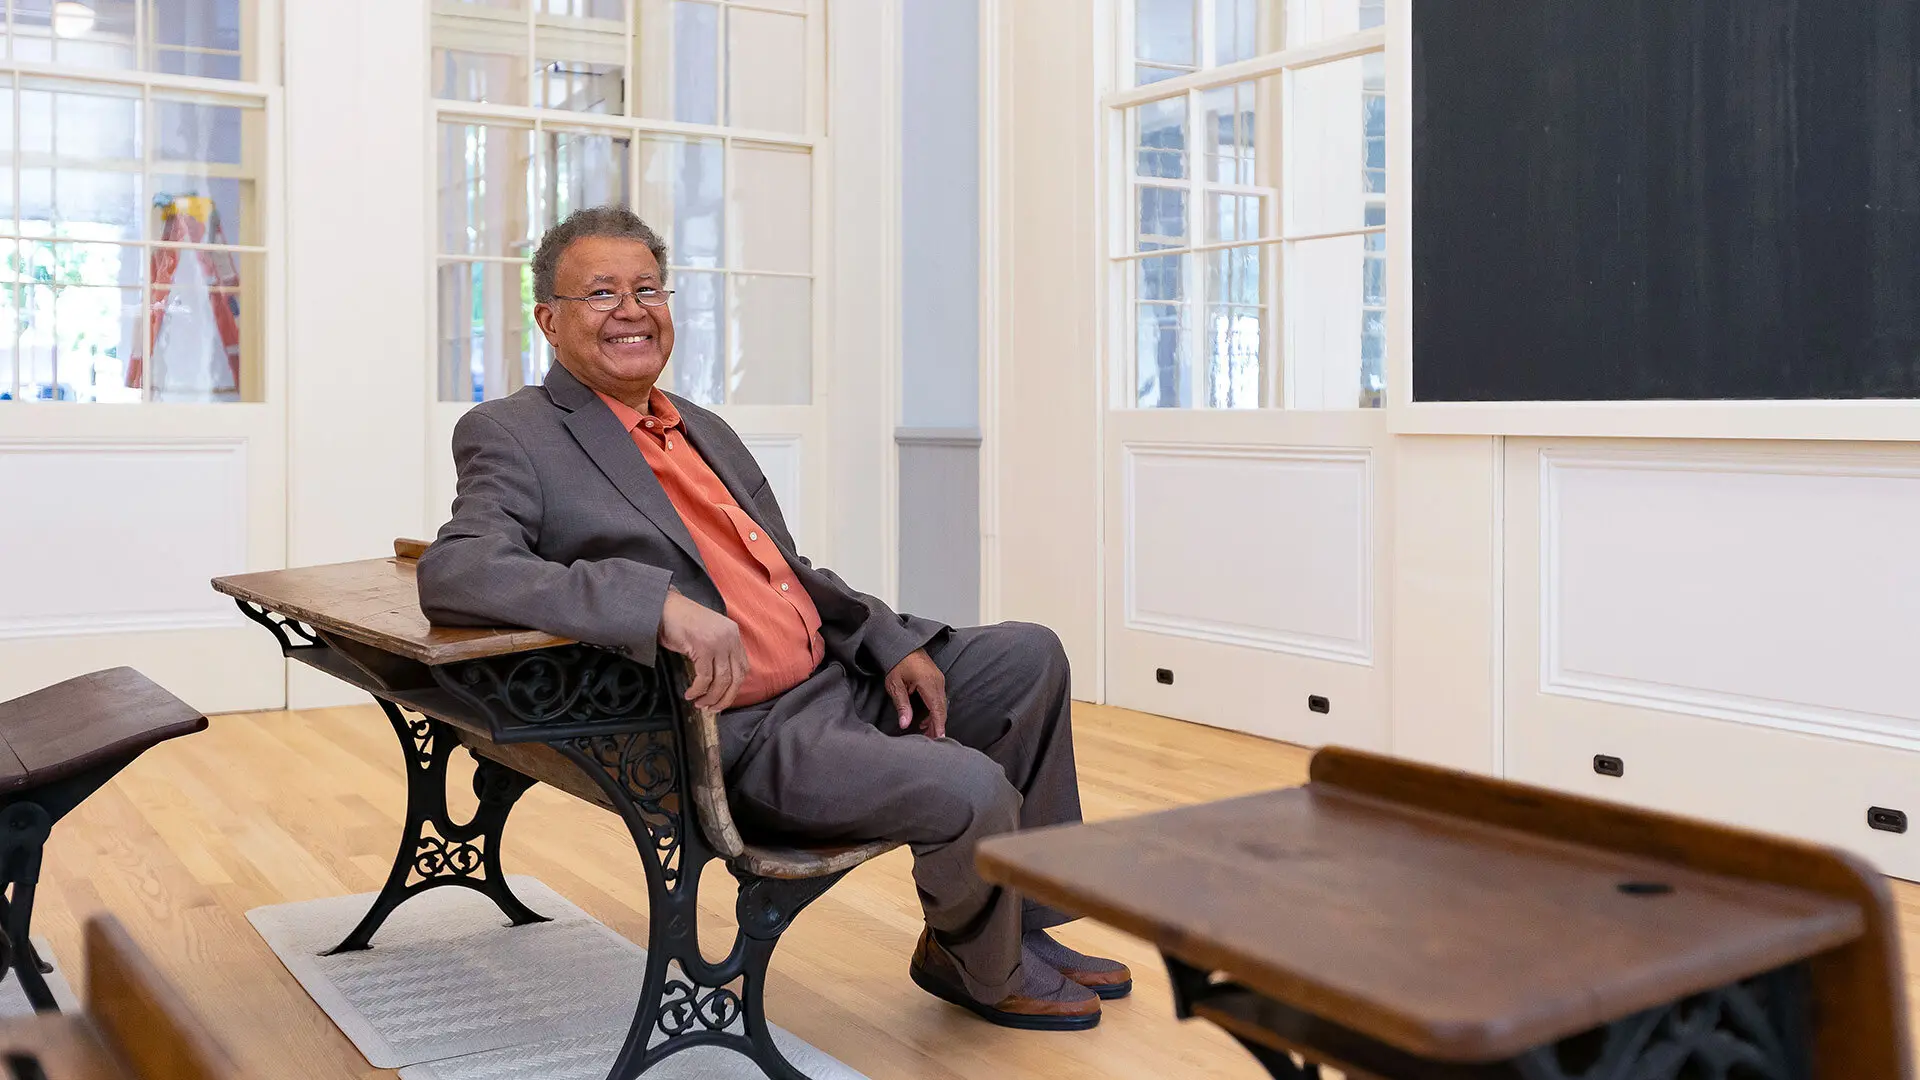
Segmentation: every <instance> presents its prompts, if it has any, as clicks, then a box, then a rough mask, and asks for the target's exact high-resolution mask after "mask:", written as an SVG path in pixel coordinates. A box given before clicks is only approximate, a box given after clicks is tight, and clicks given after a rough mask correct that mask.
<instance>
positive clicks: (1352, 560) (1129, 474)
mask: <svg viewBox="0 0 1920 1080" xmlns="http://www.w3.org/2000/svg"><path fill="white" fill-rule="evenodd" d="M1124 453H1125V490H1124V492H1123V493H1122V498H1124V499H1125V503H1124V505H1123V508H1122V513H1123V514H1124V515H1125V521H1126V545H1127V549H1126V555H1125V558H1126V564H1125V573H1126V605H1127V607H1126V624H1127V626H1128V628H1129V629H1133V630H1144V631H1148V632H1151V633H1160V634H1175V635H1179V636H1183V637H1192V638H1199V639H1202V640H1205V641H1214V642H1219V643H1221V644H1228V645H1245V646H1251V647H1254V648H1262V649H1271V650H1274V651H1277V652H1286V653H1295V654H1298V655H1301V656H1309V657H1315V658H1319V659H1326V660H1340V661H1345V662H1350V663H1358V664H1369V663H1371V662H1372V660H1373V618H1372V612H1373V562H1374V558H1373V476H1372V461H1371V456H1370V455H1369V453H1368V452H1367V451H1364V450H1333V449H1328V450H1318V449H1276V448H1267V447H1246V448H1235V447H1191V446H1164V445H1146V444H1128V445H1127V446H1125V447H1124Z"/></svg>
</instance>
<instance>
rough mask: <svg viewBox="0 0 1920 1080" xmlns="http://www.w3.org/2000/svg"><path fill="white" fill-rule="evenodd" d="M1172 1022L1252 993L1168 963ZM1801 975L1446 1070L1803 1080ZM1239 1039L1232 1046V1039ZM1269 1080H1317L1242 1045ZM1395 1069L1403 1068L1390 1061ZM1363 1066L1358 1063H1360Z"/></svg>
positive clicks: (1293, 1064)
mask: <svg viewBox="0 0 1920 1080" xmlns="http://www.w3.org/2000/svg"><path fill="white" fill-rule="evenodd" d="M1167 970H1168V972H1169V974H1170V975H1171V976H1172V981H1173V999H1174V1010H1175V1013H1176V1014H1177V1015H1178V1016H1179V1017H1180V1018H1181V1019H1187V1018H1189V1017H1191V1016H1192V1015H1193V1012H1194V1008H1195V1006H1197V1005H1199V1004H1201V1003H1203V1002H1207V1001H1211V1000H1218V1001H1220V1002H1221V1004H1222V1005H1224V1004H1225V1000H1226V999H1230V998H1239V999H1244V998H1245V997H1246V996H1247V995H1249V994H1251V991H1249V990H1247V989H1246V988H1245V987H1243V986H1241V985H1239V984H1238V983H1234V982H1230V981H1222V980H1220V979H1218V978H1216V977H1215V976H1214V975H1213V973H1211V972H1208V971H1206V970H1204V969H1201V968H1195V967H1192V966H1190V965H1188V964H1185V963H1182V962H1181V961H1179V960H1175V959H1174V958H1172V957H1168V958H1167ZM1807 1003H1808V991H1807V986H1806V970H1805V968H1804V967H1801V966H1798V965H1796V966H1793V967H1788V968H1782V969H1780V970H1778V971H1773V972H1768V973H1767V974H1764V975H1758V976H1755V977H1754V978H1751V979H1747V980H1744V981H1742V982H1738V983H1735V984H1733V985H1731V986H1723V987H1720V988H1719V989H1716V990H1710V991H1708V992H1706V993H1704V994H1696V995H1694V996H1693V997H1689V998H1687V999H1685V1000H1682V1001H1677V1002H1674V1003H1672V1004H1670V1005H1664V1006H1661V1007H1659V1008H1656V1009H1649V1010H1647V1011H1645V1012H1641V1013H1637V1014H1635V1015H1633V1016H1629V1017H1625V1018H1623V1019H1620V1020H1616V1021H1614V1022H1613V1023H1611V1024H1607V1025H1605V1026H1603V1027H1599V1028H1595V1029H1593V1030H1592V1031H1588V1032H1585V1033H1582V1034H1580V1035H1575V1036H1572V1037H1570V1038H1566V1039H1562V1040H1560V1041H1559V1042H1556V1043H1554V1044H1552V1045H1549V1046H1541V1047H1537V1048H1535V1049H1533V1050H1529V1051H1527V1052H1526V1053H1524V1054H1521V1055H1520V1056H1519V1057H1516V1058H1513V1059H1511V1060H1508V1061H1503V1062H1498V1063H1494V1064H1490V1065H1484V1066H1453V1067H1451V1071H1449V1073H1448V1075H1449V1076H1461V1077H1466V1076H1474V1077H1485V1078H1487V1080H1681V1078H1685V1080H1808V1078H1809V1077H1811V1076H1812V1075H1813V1073H1812V1052H1811V1051H1812V1043H1811V1035H1810V1033H1809V1027H1808V1012H1807V1009H1808V1004H1807ZM1236 1038H1238V1036H1236ZM1239 1041H1240V1042H1241V1044H1242V1045H1244V1046H1245V1047H1246V1048H1247V1049H1248V1051H1250V1052H1251V1053H1252V1054H1253V1055H1254V1056H1255V1057H1256V1058H1257V1059H1258V1060H1259V1061H1260V1063H1261V1064H1262V1065H1265V1066H1266V1067H1267V1071H1268V1072H1270V1073H1271V1074H1273V1075H1274V1076H1276V1077H1285V1078H1300V1077H1317V1076H1319V1075H1320V1072H1319V1068H1318V1066H1316V1065H1314V1064H1311V1063H1302V1062H1299V1061H1296V1060H1295V1059H1294V1058H1293V1057H1292V1056H1291V1055H1287V1054H1282V1053H1280V1052H1279V1051H1276V1050H1273V1049H1271V1048H1268V1047H1264V1046H1261V1045H1259V1044H1258V1043H1255V1042H1252V1041H1250V1040H1247V1039H1239ZM1387 1056H1388V1057H1389V1058H1390V1059H1392V1060H1404V1058H1405V1055H1404V1054H1402V1053H1401V1052H1400V1051H1397V1050H1394V1051H1389V1052H1388V1055H1387ZM1359 1063H1360V1064H1364V1062H1359Z"/></svg>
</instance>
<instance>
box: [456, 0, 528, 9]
mask: <svg viewBox="0 0 1920 1080" xmlns="http://www.w3.org/2000/svg"><path fill="white" fill-rule="evenodd" d="M446 2H450V3H455V4H465V5H467V6H468V7H474V8H495V9H499V10H502V11H525V10H527V5H526V0H446Z"/></svg>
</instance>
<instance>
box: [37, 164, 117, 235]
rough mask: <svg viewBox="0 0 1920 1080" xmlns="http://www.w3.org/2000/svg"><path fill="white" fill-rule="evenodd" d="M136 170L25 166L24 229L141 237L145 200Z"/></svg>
mask: <svg viewBox="0 0 1920 1080" xmlns="http://www.w3.org/2000/svg"><path fill="white" fill-rule="evenodd" d="M142 186H143V185H142V182H141V177H140V174H139V173H135V172H108V171H106V170H104V169H65V168H54V169H22V170H21V171H20V189H21V190H20V196H21V199H20V201H21V203H22V204H23V205H24V207H25V213H24V214H23V215H22V217H23V218H25V221H24V222H23V224H25V225H26V232H27V234H28V235H33V236H62V237H70V238H72V239H75V240H138V239H140V231H141V215H142V205H143V200H142V199H141V197H140V192H141V188H142Z"/></svg>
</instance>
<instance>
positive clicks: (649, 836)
mask: <svg viewBox="0 0 1920 1080" xmlns="http://www.w3.org/2000/svg"><path fill="white" fill-rule="evenodd" d="M237 602H238V603H239V605H240V609H241V611H243V612H244V613H246V615H247V617H248V618H251V619H252V620H253V621H255V622H257V623H259V624H261V625H262V626H264V627H266V628H267V629H268V630H270V631H271V632H272V633H273V635H274V637H275V638H277V639H278V640H279V643H280V648H281V651H282V652H283V653H284V654H285V655H286V656H288V657H291V658H293V659H295V660H299V661H301V662H302V663H305V664H307V665H309V666H311V667H314V668H317V669H318V670H320V671H324V672H326V673H327V674H329V675H333V676H334V677H336V678H339V679H341V680H343V681H345V682H347V683H350V684H352V685H354V686H357V687H359V688H360V689H362V690H365V691H367V692H368V693H370V694H372V695H373V697H374V700H375V701H377V702H378V703H379V705H380V708H381V709H382V710H383V711H384V712H385V713H386V716H387V719H388V721H389V722H390V723H391V724H392V725H393V731H394V734H395V735H396V736H398V738H399V741H400V748H401V752H402V754H403V755H404V757H405V762H406V766H405V767H406V775H407V817H406V825H405V828H404V830H403V832H402V834H401V840H400V847H399V851H398V853H397V854H396V855H395V857H394V862H393V868H392V870H391V871H390V872H389V874H388V876H387V881H386V884H385V885H384V886H383V887H382V888H381V890H380V893H379V895H378V897H377V898H376V899H375V900H374V903H373V906H372V908H371V909H369V910H368V912H367V914H366V916H365V917H364V918H363V919H362V920H361V921H360V924H359V925H358V926H356V927H354V929H353V931H352V932H351V933H349V934H348V935H347V936H346V938H345V939H344V940H342V941H341V942H340V944H339V945H337V946H335V947H334V949H333V950H332V951H334V952H342V951H348V950H356V949H365V948H368V947H370V946H371V944H372V942H373V938H374V935H375V934H376V933H377V932H378V931H379V929H380V926H381V924H382V923H384V922H385V921H386V919H387V917H388V916H389V915H391V914H392V913H393V912H394V910H395V909H397V908H398V907H399V906H400V905H401V904H403V903H405V902H406V901H408V900H410V899H412V898H413V897H415V896H418V895H420V894H421V893H424V892H427V891H429V890H432V889H437V888H446V887H459V888H468V889H472V890H474V891H476V892H479V893H481V894H482V895H484V896H486V897H487V898H489V899H491V900H492V901H493V902H494V903H495V904H497V905H498V906H499V908H500V910H501V912H502V913H503V914H505V915H506V916H507V917H508V918H509V919H510V920H511V921H512V923H513V925H515V926H520V925H525V924H527V923H532V922H543V921H545V919H544V917H543V916H541V915H538V914H536V913H535V912H533V911H532V910H531V909H529V908H528V907H527V906H526V905H525V904H523V903H522V902H521V901H520V900H519V898H518V897H516V896H514V895H513V892H512V891H511V889H509V888H508V885H507V881H506V877H505V875H504V874H503V873H502V872H501V868H500V845H501V838H502V835H503V834H504V832H505V830H506V825H507V818H508V815H509V814H510V813H511V812H512V810H513V806H514V803H515V802H516V801H518V800H519V798H520V796H521V795H522V794H524V793H525V792H526V791H527V789H528V788H530V787H531V786H533V784H534V783H536V782H537V781H536V780H535V779H534V778H532V777H530V776H527V775H524V774H522V773H520V772H518V771H516V770H514V769H513V768H510V767H509V766H507V765H504V764H502V763H500V762H498V761H495V760H493V759H492V758H490V757H485V756H482V755H481V754H479V753H477V752H475V753H474V761H475V764H476V770H475V773H474V778H473V787H474V794H475V795H476V796H478V798H479V807H478V809H477V810H476V811H475V813H474V815H473V817H472V818H471V819H470V820H468V821H465V822H456V821H454V820H453V819H452V817H451V815H450V814H449V812H448V809H447V787H446V785H447V766H448V763H449V760H450V759H451V757H452V754H453V751H454V749H455V748H456V747H457V746H459V745H460V744H461V742H462V735H463V734H464V735H465V736H466V737H467V741H469V742H471V741H473V740H474V739H475V738H476V737H477V738H478V739H481V740H485V741H487V742H491V743H493V744H496V745H498V746H503V747H505V746H513V745H516V744H525V743H538V744H542V745H545V746H547V747H551V748H552V749H553V750H554V751H557V752H558V753H559V754H561V755H562V756H564V757H565V758H566V759H567V760H568V761H570V762H572V763H573V765H574V766H576V767H578V768H579V770H580V771H581V772H582V773H583V774H585V775H586V776H587V777H589V778H591V779H592V781H593V782H594V783H595V784H597V785H598V786H599V788H600V790H601V791H602V792H604V793H605V795H606V797H607V798H608V800H609V801H610V802H611V804H612V806H613V808H614V810H615V812H616V813H618V814H619V816H620V818H621V819H622V820H623V821H624V822H625V823H626V826H627V831H628V833H629V834H630V835H631V836H632V838H633V843H634V847H635V849H636V850H637V851H638V853H639V855H640V861H641V863H642V865H643V866H644V867H645V870H646V876H647V902H648V941H647V970H646V979H645V982H644V984H643V986H642V989H641V991H640V999H639V1002H638V1003H637V1005H636V1007H635V1009H634V1017H633V1022H632V1024H631V1026H630V1027H629V1029H628V1032H627V1037H626V1041H625V1043H624V1044H623V1045H622V1047H621V1049H620V1052H619V1054H618V1055H617V1056H616V1057H615V1059H614V1064H613V1067H612V1069H611V1070H610V1071H609V1072H608V1074H607V1076H608V1080H631V1078H633V1077H637V1076H640V1075H641V1074H642V1073H644V1072H646V1071H647V1070H648V1069H649V1068H651V1067H652V1066H654V1065H656V1064H658V1063H659V1062H660V1061H662V1060H664V1059H665V1058H667V1057H669V1056H671V1055H673V1054H676V1053H678V1052H680V1051H682V1050H686V1049H690V1048H692V1047H695V1046H708V1045H716V1046H723V1047H726V1048H728V1049H732V1050H735V1051H737V1052H739V1053H741V1054H743V1055H745V1056H747V1057H748V1058H750V1059H751V1060H752V1061H753V1062H754V1063H755V1064H756V1065H758V1066H759V1067H760V1069H761V1070H762V1071H764V1072H765V1073H766V1074H767V1075H768V1076H770V1077H773V1078H775V1080H805V1074H804V1073H801V1072H800V1071H799V1070H797V1069H795V1068H794V1067H793V1065H792V1064H791V1063H789V1062H788V1061H787V1060H786V1057H785V1056H784V1055H783V1054H781V1052H780V1050H779V1048H778V1047H777V1046H775V1044H774V1042H773V1037H772V1034H771V1032H770V1030H769V1029H768V1025H767V1017H766V1009H765V989H766V974H767V966H768V962H769V961H770V960H771V958H772V956H773V950H774V946H775V945H776V944H777V943H778V941H779V938H780V934H781V933H782V932H783V931H784V930H785V929H786V928H787V926H788V925H789V924H790V923H791V922H792V921H793V919H794V917H795V916H797V915H798V914H799V913H800V911H801V910H802V909H803V908H805V907H806V906H807V905H808V904H809V903H811V902H812V901H813V900H815V899H817V898H818V897H819V896H820V895H821V894H823V893H825V892H826V891H827V889H829V888H830V887H832V886H833V885H834V884H835V883H836V882H838V881H839V880H840V879H841V878H842V877H844V876H845V875H846V874H847V873H848V871H847V870H840V871H838V872H835V873H830V874H826V875H824V876H818V877H808V878H772V877H761V876H758V875H754V874H750V873H746V872H744V871H742V870H741V869H739V868H738V867H736V866H734V865H733V864H732V863H731V862H729V864H728V867H729V869H730V870H732V872H733V874H734V876H735V877H736V878H738V879H739V882H740V891H739V899H738V902H737V904H736V916H737V920H738V926H739V929H738V930H737V932H736V933H735V936H734V941H733V946H732V948H731V949H730V950H729V951H728V953H727V956H726V958H725V959H724V960H721V961H720V962H719V963H711V962H709V961H707V960H706V959H705V958H704V957H703V956H702V955H701V953H700V947H699V931H698V912H699V907H698V892H699V883H700V871H701V869H702V867H704V866H705V865H706V863H707V862H708V861H709V860H711V859H714V858H717V857H719V856H718V855H717V854H716V853H715V851H714V850H713V848H712V846H711V845H710V844H709V843H708V841H707V838H706V837H705V836H704V835H703V834H702V832H701V829H700V827H699V822H698V820H697V817H696V815H695V814H694V812H693V807H694V798H693V793H692V790H691V785H690V782H689V777H690V776H691V775H693V772H694V770H695V769H696V768H697V767H698V766H697V763H696V762H695V761H694V760H693V759H692V757H691V755H692V752H693V751H692V748H691V745H690V740H689V739H687V738H686V736H685V731H686V728H685V724H686V715H685V711H684V706H683V704H682V702H683V701H684V698H683V696H682V693H683V690H684V683H683V682H682V677H683V676H682V665H681V664H680V663H678V662H677V658H676V660H675V662H668V658H667V657H664V656H663V657H661V658H660V662H659V663H657V664H655V665H653V666H648V665H645V664H641V663H639V662H637V661H635V660H633V659H631V658H629V657H627V656H624V655H621V654H619V653H616V652H613V651H610V650H606V649H600V648H596V647H593V646H589V645H581V644H563V645H554V646H548V647H545V648H537V649H533V650H531V651H523V652H511V653H505V654H501V655H494V656H485V657H479V658H476V659H469V660H460V661H454V662H451V663H445V664H437V665H428V664H424V663H420V662H418V661H415V660H412V659H410V658H407V657H404V656H400V655H397V654H394V653H390V652H385V651H382V650H380V649H378V648H376V647H374V646H370V645H367V644H365V643H363V642H358V641H351V640H348V639H345V638H342V637H339V636H336V635H334V634H330V633H327V632H325V631H317V630H315V629H314V628H312V627H310V626H308V625H306V624H305V623H303V622H301V621H299V620H298V619H293V618H289V617H288V616H286V615H284V614H281V613H279V612H276V611H273V610H270V609H269V608H267V607H265V606H263V605H261V604H258V603H252V602H249V601H247V600H245V599H238V600H237ZM408 714H412V715H408ZM470 752H472V751H471V750H470ZM656 1036H657V1037H658V1039H659V1041H657V1042H654V1041H653V1040H654V1039H655V1037H656ZM650 1043H651V1044H652V1045H649V1044H650Z"/></svg>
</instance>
